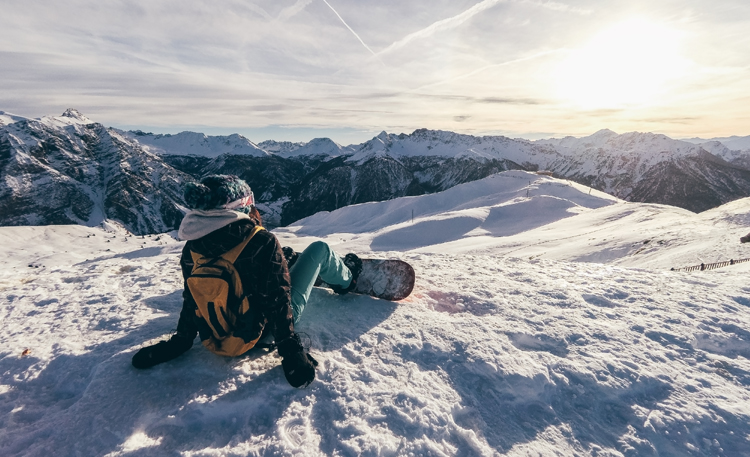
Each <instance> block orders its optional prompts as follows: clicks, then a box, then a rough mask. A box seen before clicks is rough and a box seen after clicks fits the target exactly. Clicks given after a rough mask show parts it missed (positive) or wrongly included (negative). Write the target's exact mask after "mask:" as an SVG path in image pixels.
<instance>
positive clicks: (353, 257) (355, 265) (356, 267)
mask: <svg viewBox="0 0 750 457" xmlns="http://www.w3.org/2000/svg"><path fill="white" fill-rule="evenodd" d="M344 265H346V268H348V269H349V271H350V272H351V273H352V282H351V283H350V284H349V287H341V286H336V285H331V289H333V291H334V292H336V293H337V294H339V295H344V294H346V293H348V292H350V291H352V290H354V288H355V287H357V278H359V274H360V273H362V259H360V258H359V257H357V254H353V253H351V252H350V253H349V254H347V255H346V256H345V257H344Z"/></svg>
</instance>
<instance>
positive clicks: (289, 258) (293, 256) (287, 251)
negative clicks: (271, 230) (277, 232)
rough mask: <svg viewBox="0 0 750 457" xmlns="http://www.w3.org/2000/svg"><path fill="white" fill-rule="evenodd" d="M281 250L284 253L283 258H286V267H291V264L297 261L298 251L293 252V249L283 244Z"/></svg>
mask: <svg viewBox="0 0 750 457" xmlns="http://www.w3.org/2000/svg"><path fill="white" fill-rule="evenodd" d="M281 252H283V253H284V258H285V259H286V266H287V268H289V269H291V268H292V265H294V263H295V262H297V258H298V257H299V253H297V252H294V249H292V248H290V247H289V246H284V247H283V248H281Z"/></svg>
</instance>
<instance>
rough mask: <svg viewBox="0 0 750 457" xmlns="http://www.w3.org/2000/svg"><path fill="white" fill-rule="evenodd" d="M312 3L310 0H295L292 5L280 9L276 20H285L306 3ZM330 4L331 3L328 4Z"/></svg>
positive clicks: (303, 7) (296, 12)
mask: <svg viewBox="0 0 750 457" xmlns="http://www.w3.org/2000/svg"><path fill="white" fill-rule="evenodd" d="M310 3H312V0H297V1H296V2H295V3H294V5H292V6H288V7H286V8H284V9H283V10H281V12H280V13H279V15H278V16H277V17H276V20H277V21H286V20H287V19H289V18H291V17H292V16H295V15H296V14H298V13H299V12H301V11H302V10H304V9H305V7H307V5H309V4H310ZM328 6H331V5H328Z"/></svg>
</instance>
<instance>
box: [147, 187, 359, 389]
mask: <svg viewBox="0 0 750 457" xmlns="http://www.w3.org/2000/svg"><path fill="white" fill-rule="evenodd" d="M185 202H186V204H187V205H188V207H189V208H190V209H191V211H189V212H188V213H187V214H186V215H185V217H184V219H183V220H182V224H181V225H180V229H179V237H180V239H183V240H187V242H186V243H185V247H184V248H183V250H182V256H181V258H180V267H181V268H182V276H183V278H184V291H183V294H182V296H183V305H182V311H181V312H180V318H179V321H178V323H177V331H176V333H175V334H174V335H173V336H172V337H171V338H170V339H169V340H167V341H161V342H159V343H157V344H155V345H153V346H148V347H145V348H142V349H141V350H139V351H138V352H137V353H136V354H135V355H134V356H133V362H132V363H133V366H134V367H136V368H150V367H153V366H154V365H157V364H159V363H163V362H166V361H168V360H172V359H174V358H175V357H177V356H179V355H181V354H183V353H184V352H186V351H187V350H188V349H190V348H191V347H192V345H193V340H194V339H195V337H196V335H199V336H200V339H201V342H202V343H203V345H204V346H205V347H206V348H208V349H209V350H211V351H212V352H214V353H216V354H219V355H224V356H239V355H242V354H244V353H246V352H247V351H248V350H250V349H251V348H253V347H254V346H255V345H256V344H257V343H258V341H259V340H260V339H261V336H263V340H266V339H267V338H269V337H270V336H272V337H273V338H274V340H275V342H276V344H275V345H276V347H277V348H278V353H279V355H280V356H281V357H282V367H283V369H284V375H285V376H286V379H287V381H289V384H291V385H292V386H294V387H304V386H307V385H309V384H310V383H311V382H312V381H313V379H315V367H316V366H317V362H316V361H315V359H314V358H313V357H312V356H311V355H310V354H309V353H306V352H305V349H304V347H303V346H302V344H301V342H300V338H299V336H298V335H297V334H296V333H295V332H294V325H295V324H296V323H297V322H298V321H299V318H300V315H301V314H302V311H303V310H304V308H305V305H306V303H307V300H308V298H309V297H310V293H311V291H312V287H313V285H314V284H315V281H316V279H317V278H318V276H320V279H322V280H323V281H325V282H326V283H327V284H329V285H330V286H331V288H332V289H333V290H334V291H335V292H337V293H339V294H344V293H347V292H349V291H350V290H352V289H353V288H354V286H355V285H356V281H357V277H358V276H359V273H360V272H361V270H362V261H361V260H360V259H359V258H358V257H357V256H356V255H355V254H347V255H346V257H345V258H344V259H341V258H339V256H338V255H337V254H336V252H334V251H333V250H332V249H331V248H330V247H329V246H328V244H326V243H324V242H322V241H316V242H314V243H312V244H311V245H310V246H308V248H307V249H305V250H304V252H302V253H301V254H299V255H297V254H296V253H293V251H292V250H291V249H288V248H284V249H286V250H287V254H289V255H291V256H292V258H293V259H294V265H293V266H292V268H291V271H290V270H289V269H288V267H287V259H286V258H285V257H284V251H282V248H281V246H280V244H279V242H278V240H277V239H276V237H275V236H274V234H272V233H271V232H269V231H266V230H263V229H262V226H261V217H260V214H259V213H258V210H257V209H256V208H255V205H254V204H255V202H254V200H253V193H252V191H251V190H250V187H249V186H248V185H247V183H246V182H245V181H243V180H242V179H240V178H238V177H237V176H233V175H211V176H206V177H205V178H203V179H202V180H201V181H200V182H199V183H190V184H188V185H187V187H186V189H185ZM232 268H234V270H235V271H236V274H235V273H233V272H232ZM222 275H223V276H222ZM217 277H220V278H219V279H217ZM233 278H234V279H233ZM206 281H207V282H206ZM231 289H234V290H231ZM222 294H223V295H222ZM222 297H223V298H222ZM227 297H228V298H227ZM269 339H270V338H269Z"/></svg>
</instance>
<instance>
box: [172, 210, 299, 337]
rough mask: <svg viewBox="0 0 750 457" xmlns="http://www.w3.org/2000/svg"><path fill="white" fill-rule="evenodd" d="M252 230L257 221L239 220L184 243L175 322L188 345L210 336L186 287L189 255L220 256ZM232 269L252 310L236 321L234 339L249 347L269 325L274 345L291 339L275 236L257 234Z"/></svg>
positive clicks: (286, 282)
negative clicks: (238, 339) (179, 304)
mask: <svg viewBox="0 0 750 457" xmlns="http://www.w3.org/2000/svg"><path fill="white" fill-rule="evenodd" d="M256 225H259V221H257V220H256V219H254V218H252V217H247V218H241V219H239V220H236V221H234V222H231V223H229V224H228V225H225V226H223V227H221V228H218V229H216V230H214V231H212V232H210V233H208V234H207V235H204V236H201V237H200V238H198V239H193V240H189V241H187V242H186V243H185V247H184V248H183V250H182V256H181V258H180V267H181V269H182V277H183V280H184V283H183V284H184V291H183V293H182V298H183V304H182V311H181V312H180V319H179V322H178V323H177V334H178V335H180V336H182V337H185V338H188V339H189V340H190V341H192V340H193V339H195V336H196V335H197V334H199V335H200V338H201V341H204V340H206V339H208V338H209V337H210V335H211V329H210V327H209V326H208V324H207V323H206V322H205V321H204V320H203V319H202V318H201V317H199V316H197V315H196V312H195V310H196V309H197V305H196V303H195V300H193V297H192V295H191V293H190V289H188V286H187V278H188V277H189V276H190V273H191V272H192V270H193V258H192V256H191V255H190V251H191V250H192V251H194V252H197V253H198V254H201V255H203V256H205V257H218V256H220V255H221V254H224V253H225V252H227V251H229V250H230V249H232V248H233V247H235V246H237V245H239V244H240V243H241V242H242V241H244V240H245V239H246V238H247V237H248V236H249V235H250V232H251V231H252V230H253V228H254V227H255V226H256ZM234 266H235V268H236V269H237V272H238V274H239V276H240V279H241V281H242V288H243V290H244V292H245V293H246V294H247V297H248V300H249V302H250V311H249V312H248V313H246V314H244V315H243V316H241V319H239V320H238V321H237V324H236V326H235V329H234V330H233V332H232V334H233V335H234V336H237V337H240V338H242V339H243V340H245V342H250V341H253V340H255V339H257V338H258V337H259V336H260V335H261V333H262V332H263V329H264V327H265V326H266V325H270V326H272V327H270V328H269V330H271V329H273V332H274V338H275V340H276V341H283V340H285V339H286V338H288V337H289V336H291V335H292V333H293V332H294V321H293V315H292V307H291V281H290V279H289V270H288V268H287V264H286V260H285V259H284V255H283V253H282V251H281V245H280V244H279V242H278V240H277V239H276V237H275V236H274V235H273V234H272V233H270V232H268V231H266V230H261V231H260V232H258V233H257V234H256V235H255V236H254V237H253V238H252V239H251V240H250V242H249V243H248V244H247V246H245V248H244V249H243V250H242V253H241V254H240V255H239V257H238V258H237V261H236V262H235V263H234Z"/></svg>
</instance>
